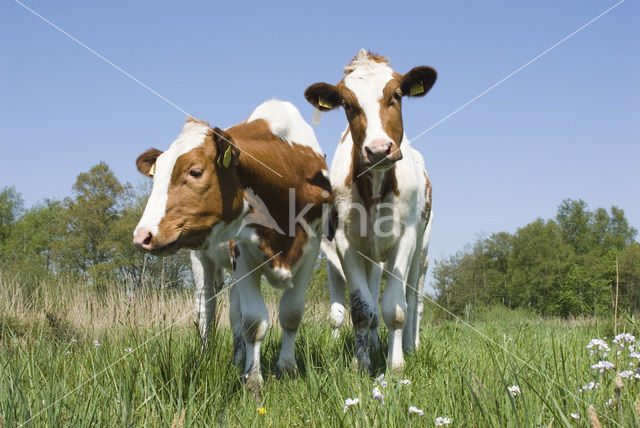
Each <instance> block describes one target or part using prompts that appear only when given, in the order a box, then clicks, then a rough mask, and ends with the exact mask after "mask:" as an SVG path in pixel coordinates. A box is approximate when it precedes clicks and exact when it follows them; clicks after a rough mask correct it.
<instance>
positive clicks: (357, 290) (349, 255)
mask: <svg viewBox="0 0 640 428" xmlns="http://www.w3.org/2000/svg"><path fill="white" fill-rule="evenodd" d="M341 262H342V269H343V271H344V274H345V277H346V279H347V284H348V286H349V299H350V303H351V322H352V324H353V331H354V338H355V354H356V361H357V363H358V368H359V369H360V370H367V371H368V370H370V369H371V360H370V358H369V344H370V341H369V333H370V329H371V322H372V321H373V314H374V310H375V311H378V305H374V304H373V303H374V300H373V298H372V296H371V292H370V291H369V286H368V283H367V274H366V272H367V266H368V264H369V263H368V261H367V259H366V258H364V257H363V256H362V255H360V254H358V253H357V252H356V250H355V249H354V248H353V247H347V248H346V250H345V251H344V253H343V256H342V260H341Z"/></svg>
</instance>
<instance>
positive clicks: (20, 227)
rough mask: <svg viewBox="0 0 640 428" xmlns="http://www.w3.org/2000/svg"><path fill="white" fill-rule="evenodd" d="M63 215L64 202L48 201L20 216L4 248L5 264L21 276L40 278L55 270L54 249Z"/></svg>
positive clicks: (58, 238)
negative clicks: (9, 265)
mask: <svg viewBox="0 0 640 428" xmlns="http://www.w3.org/2000/svg"><path fill="white" fill-rule="evenodd" d="M62 213H63V207H62V204H61V202H59V201H53V200H45V201H44V203H41V204H37V205H35V206H33V207H31V208H29V209H28V210H27V211H25V213H24V215H23V216H22V217H20V218H19V219H18V220H17V221H16V222H15V223H14V225H13V228H12V229H11V233H10V234H9V236H8V237H7V239H6V241H5V245H4V249H5V253H6V261H7V263H8V264H11V265H12V266H13V267H14V268H16V269H17V270H18V271H20V272H21V273H22V274H26V275H30V276H36V277H41V276H43V275H45V274H48V273H53V272H55V270H56V266H55V263H54V258H53V254H52V248H53V245H54V242H55V241H56V240H60V237H59V236H57V235H56V231H57V230H58V227H57V224H58V221H59V219H60V218H61V216H62Z"/></svg>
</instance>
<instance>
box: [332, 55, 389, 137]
mask: <svg viewBox="0 0 640 428" xmlns="http://www.w3.org/2000/svg"><path fill="white" fill-rule="evenodd" d="M347 71H350V72H349V74H347V75H346V76H345V78H344V84H345V86H346V87H347V88H348V89H350V90H351V92H353V93H354V94H355V95H356V98H357V99H358V103H359V104H360V107H361V108H362V111H363V112H364V114H365V116H366V118H367V130H366V134H365V139H364V142H363V147H366V146H367V145H369V143H370V142H371V141H374V140H378V139H387V140H389V141H393V140H392V139H391V137H390V136H389V135H387V133H386V132H385V131H384V129H383V127H382V120H381V119H380V100H381V99H382V92H383V90H384V87H385V86H386V85H387V83H388V82H389V81H390V80H391V79H393V70H392V69H391V67H389V64H387V63H385V62H376V61H374V60H372V59H370V58H369V57H368V55H367V54H366V52H365V51H364V50H362V51H360V53H359V54H358V58H357V59H356V60H354V61H353V63H352V64H351V65H349V66H348V67H347Z"/></svg>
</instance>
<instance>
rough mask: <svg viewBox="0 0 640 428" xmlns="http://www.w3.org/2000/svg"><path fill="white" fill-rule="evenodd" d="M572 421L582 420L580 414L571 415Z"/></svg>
mask: <svg viewBox="0 0 640 428" xmlns="http://www.w3.org/2000/svg"><path fill="white" fill-rule="evenodd" d="M571 419H580V414H579V413H571Z"/></svg>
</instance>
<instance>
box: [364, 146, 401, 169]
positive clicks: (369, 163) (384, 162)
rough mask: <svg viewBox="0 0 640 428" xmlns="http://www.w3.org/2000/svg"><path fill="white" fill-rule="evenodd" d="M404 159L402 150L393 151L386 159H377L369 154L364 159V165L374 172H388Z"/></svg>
mask: <svg viewBox="0 0 640 428" xmlns="http://www.w3.org/2000/svg"><path fill="white" fill-rule="evenodd" d="M401 159H402V151H401V150H400V149H397V150H392V151H391V152H390V153H389V155H387V156H385V157H384V158H382V159H380V158H376V157H374V156H369V154H367V155H366V156H364V157H363V164H364V166H365V167H366V168H368V169H372V170H387V169H389V168H390V167H392V166H393V165H394V164H395V163H396V162H398V161H399V160H401Z"/></svg>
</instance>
